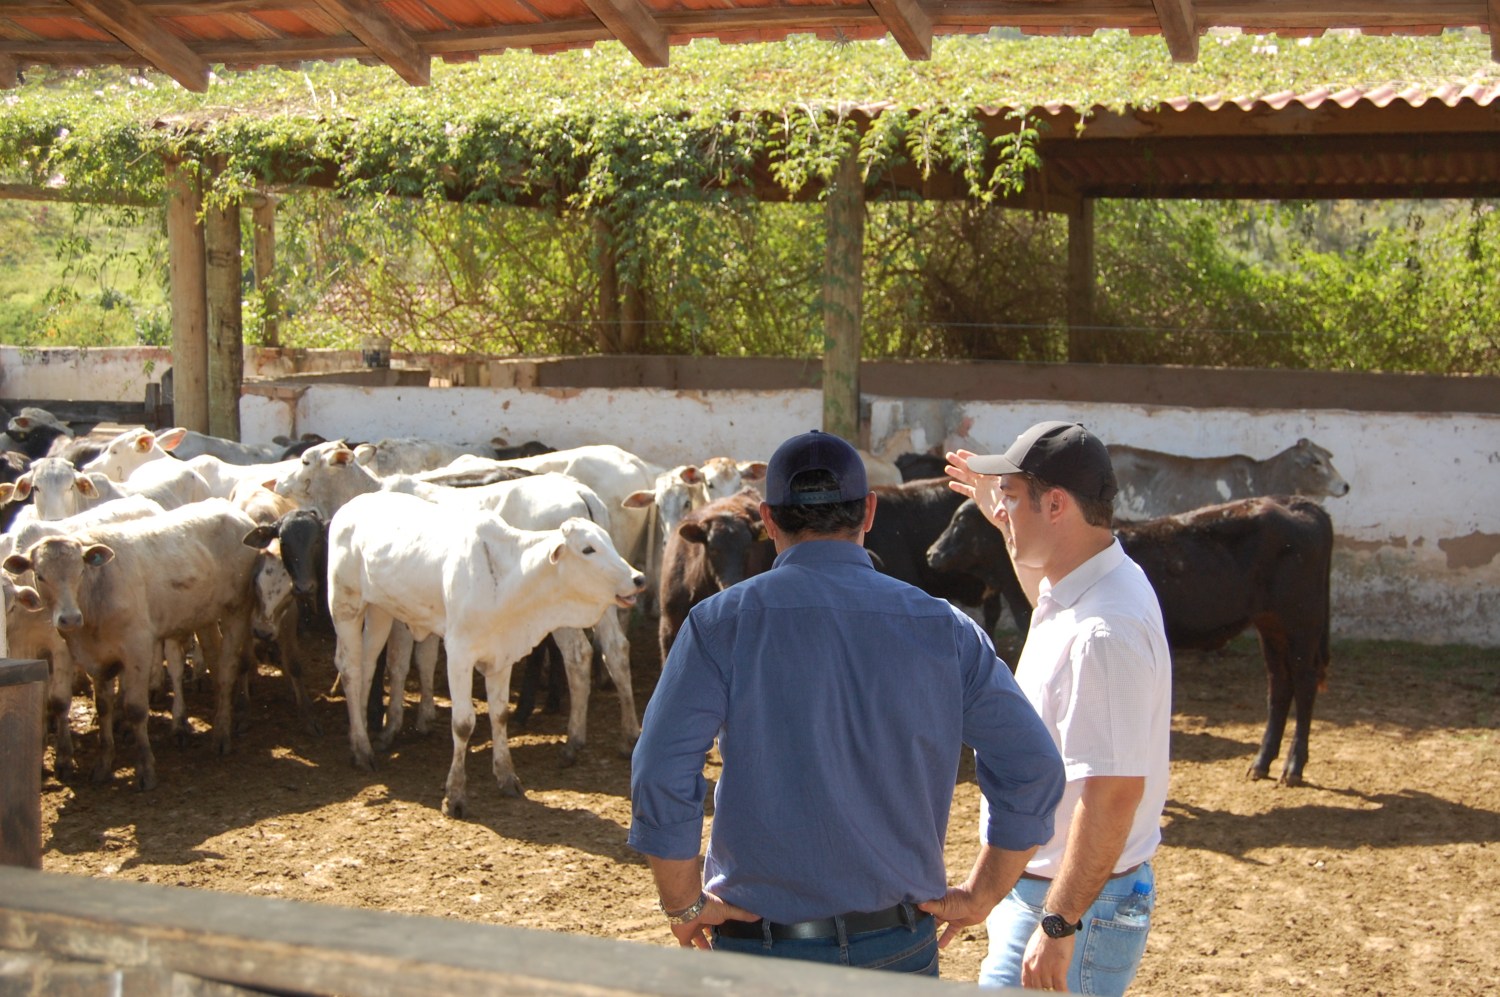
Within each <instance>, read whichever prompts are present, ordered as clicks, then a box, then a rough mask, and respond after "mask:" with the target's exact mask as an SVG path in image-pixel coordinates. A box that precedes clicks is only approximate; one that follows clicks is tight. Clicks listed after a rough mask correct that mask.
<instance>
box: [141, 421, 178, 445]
mask: <svg viewBox="0 0 1500 997" xmlns="http://www.w3.org/2000/svg"><path fill="white" fill-rule="evenodd" d="M187 433H188V431H187V430H186V429H184V428H183V427H181V426H173V427H172V428H171V429H166V430H163V431H162V432H161V434H160V435H158V436H157V437H156V445H157V446H159V447H161V448H162V449H163V450H175V449H177V444H179V443H181V442H182V441H183V440H185V439H187ZM143 449H146V448H143Z"/></svg>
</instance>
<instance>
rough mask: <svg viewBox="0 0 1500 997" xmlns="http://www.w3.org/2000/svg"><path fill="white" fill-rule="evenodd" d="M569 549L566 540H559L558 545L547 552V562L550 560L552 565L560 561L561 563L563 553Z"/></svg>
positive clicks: (554, 545)
mask: <svg viewBox="0 0 1500 997" xmlns="http://www.w3.org/2000/svg"><path fill="white" fill-rule="evenodd" d="M567 549H568V542H567V541H566V540H559V541H558V542H557V543H555V544H553V546H552V549H551V550H550V551H548V552H547V560H548V562H550V563H552V564H556V563H557V562H558V561H561V560H562V556H563V551H565V550H567Z"/></svg>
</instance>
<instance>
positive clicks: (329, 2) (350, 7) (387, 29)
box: [318, 0, 432, 87]
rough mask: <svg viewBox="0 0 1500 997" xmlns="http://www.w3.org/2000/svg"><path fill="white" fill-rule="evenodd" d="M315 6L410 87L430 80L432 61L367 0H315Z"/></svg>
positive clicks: (393, 22) (404, 32)
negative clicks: (356, 39)
mask: <svg viewBox="0 0 1500 997" xmlns="http://www.w3.org/2000/svg"><path fill="white" fill-rule="evenodd" d="M318 6H319V7H321V8H323V10H324V11H325V12H326V13H327V14H328V16H330V17H332V18H333V19H334V20H336V21H338V22H339V24H341V25H342V26H343V27H344V29H345V30H346V31H348V32H349V33H350V34H351V35H353V36H354V37H356V38H358V39H359V40H360V41H361V42H363V43H364V44H365V46H366V47H367V48H368V49H369V50H370V51H371V52H372V53H374V54H375V55H376V56H377V57H378V58H379V59H380V60H381V61H382V62H384V63H385V64H386V65H387V66H390V67H391V68H392V69H394V70H395V71H396V75H397V76H399V77H401V78H402V79H403V80H405V81H406V82H408V83H410V84H411V85H412V86H418V87H425V86H426V85H427V84H428V83H429V82H431V80H432V58H431V56H429V55H428V54H427V53H426V52H424V51H422V49H421V47H420V46H418V45H417V43H416V42H415V41H413V40H412V37H411V35H409V34H407V33H406V31H405V29H403V28H402V27H401V26H400V25H399V24H397V23H396V22H395V21H393V20H391V18H390V16H389V15H387V14H386V13H385V11H383V10H381V9H380V8H379V7H377V6H376V5H375V4H374V3H372V2H369V0H318Z"/></svg>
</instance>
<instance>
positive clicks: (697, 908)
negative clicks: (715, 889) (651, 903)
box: [658, 892, 708, 924]
mask: <svg viewBox="0 0 1500 997" xmlns="http://www.w3.org/2000/svg"><path fill="white" fill-rule="evenodd" d="M658 906H660V907H661V912H662V913H663V914H665V915H667V921H668V922H669V923H671V924H687V923H688V922H689V921H694V920H697V918H698V915H699V914H702V913H703V908H705V907H707V906H708V894H707V893H701V892H700V893H699V894H698V899H697V900H694V901H693V902H692V903H691V904H690V905H688V906H687V907H684V908H682V910H667V908H666V905H665V904H661V903H660V902H658Z"/></svg>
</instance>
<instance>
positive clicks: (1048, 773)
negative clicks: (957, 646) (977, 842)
mask: <svg viewBox="0 0 1500 997" xmlns="http://www.w3.org/2000/svg"><path fill="white" fill-rule="evenodd" d="M980 643H981V644H982V645H983V646H982V647H981V648H979V649H976V650H970V651H969V652H968V655H969V658H970V659H971V660H970V661H968V662H966V667H965V677H964V681H965V688H964V743H966V744H968V745H969V746H970V747H972V748H973V749H974V756H975V773H976V775H977V776H978V779H979V790H980V792H982V793H983V794H984V797H985V800H986V801H988V803H989V807H988V812H989V820H988V821H987V822H986V824H985V825H984V827H983V828H982V829H981V840H983V841H984V843H985V844H988V845H992V846H994V847H996V848H1004V849H1007V850H1009V851H1024V850H1025V849H1027V848H1030V847H1032V846H1033V845H1040V844H1043V843H1045V842H1046V841H1048V840H1050V839H1051V837H1052V830H1053V822H1052V817H1053V813H1054V811H1056V809H1057V804H1058V801H1060V800H1061V799H1062V794H1063V788H1064V786H1065V784H1066V778H1065V776H1064V771H1063V762H1062V756H1061V755H1059V754H1058V750H1057V746H1056V744H1055V743H1054V742H1053V740H1052V735H1051V734H1050V733H1048V731H1047V727H1046V725H1045V724H1043V723H1042V719H1041V717H1040V716H1038V715H1037V712H1036V710H1035V709H1034V708H1033V707H1032V705H1031V703H1030V702H1029V701H1028V700H1027V699H1026V696H1025V694H1024V693H1022V692H1021V689H1020V687H1019V686H1017V685H1016V680H1015V678H1014V677H1012V675H1011V674H1010V672H1009V670H1007V669H1006V667H1005V665H1004V664H1003V663H1002V662H1001V661H1000V659H999V658H997V657H995V654H994V651H993V649H992V648H991V646H990V645H989V643H988V642H987V641H981V642H980Z"/></svg>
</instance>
